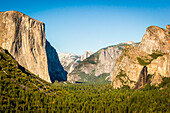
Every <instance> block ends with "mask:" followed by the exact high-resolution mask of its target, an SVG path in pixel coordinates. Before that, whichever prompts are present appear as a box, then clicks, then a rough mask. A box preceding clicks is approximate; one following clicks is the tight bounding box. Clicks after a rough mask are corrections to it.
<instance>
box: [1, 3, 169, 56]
mask: <svg viewBox="0 0 170 113" xmlns="http://www.w3.org/2000/svg"><path fill="white" fill-rule="evenodd" d="M0 3H1V5H0V11H8V10H16V11H20V12H22V13H25V14H27V15H28V16H31V17H32V18H35V19H37V20H40V21H42V22H44V23H45V25H46V38H47V40H48V41H49V42H50V43H51V44H52V45H53V46H54V48H56V50H57V51H59V52H67V53H75V54H79V55H81V54H83V53H84V51H86V50H91V51H93V52H96V51H97V50H99V49H101V48H103V47H107V46H110V45H115V44H118V43H122V42H126V41H134V42H140V41H141V39H142V37H143V35H144V34H145V31H146V28H147V27H148V26H151V25H155V26H160V27H162V28H165V27H166V25H167V24H170V0H53V1H51V0H37V1H36V0H11V1H10V0H1V2H0Z"/></svg>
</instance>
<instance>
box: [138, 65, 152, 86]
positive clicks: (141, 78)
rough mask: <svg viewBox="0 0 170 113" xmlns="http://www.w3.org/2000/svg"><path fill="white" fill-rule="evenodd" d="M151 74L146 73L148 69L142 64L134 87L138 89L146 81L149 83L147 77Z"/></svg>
mask: <svg viewBox="0 0 170 113" xmlns="http://www.w3.org/2000/svg"><path fill="white" fill-rule="evenodd" d="M150 76H151V75H149V74H148V70H147V67H146V66H144V67H143V69H142V71H141V72H140V75H139V79H138V81H137V83H136V87H135V89H140V88H142V87H143V86H145V85H146V84H147V83H150V82H151V81H150V80H149V77H150Z"/></svg>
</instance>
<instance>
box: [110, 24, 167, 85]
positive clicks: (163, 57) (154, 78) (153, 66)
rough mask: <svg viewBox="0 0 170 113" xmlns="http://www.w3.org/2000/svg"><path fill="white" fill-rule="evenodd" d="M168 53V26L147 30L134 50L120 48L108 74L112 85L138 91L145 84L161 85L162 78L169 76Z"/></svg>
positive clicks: (129, 47) (127, 47)
mask: <svg viewBox="0 0 170 113" xmlns="http://www.w3.org/2000/svg"><path fill="white" fill-rule="evenodd" d="M169 52H170V29H169V25H167V27H166V29H162V28H159V27H157V26H151V27H148V28H147V30H146V34H145V35H144V37H143V39H142V42H141V43H140V44H139V46H138V47H132V46H126V47H125V48H124V49H123V52H122V54H121V55H120V57H119V58H118V59H117V61H116V65H115V68H114V70H113V73H112V75H113V78H112V86H113V87H114V88H120V87H123V86H125V85H128V86H130V87H131V88H142V87H143V86H144V85H145V84H147V83H151V85H157V84H159V83H161V81H162V78H163V77H170V53H169ZM144 68H145V72H144V71H143V70H144ZM143 73H145V74H143ZM144 79H145V80H144Z"/></svg>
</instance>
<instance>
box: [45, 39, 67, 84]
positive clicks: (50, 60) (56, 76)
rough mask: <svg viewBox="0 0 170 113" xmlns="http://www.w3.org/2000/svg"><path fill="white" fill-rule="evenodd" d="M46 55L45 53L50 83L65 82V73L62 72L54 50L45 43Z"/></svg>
mask: <svg viewBox="0 0 170 113" xmlns="http://www.w3.org/2000/svg"><path fill="white" fill-rule="evenodd" d="M45 49H46V53H47V64H48V72H49V75H50V79H51V82H55V80H58V81H67V72H66V71H64V69H63V67H62V65H61V63H60V61H59V58H58V54H57V52H56V50H55V49H54V48H53V47H52V46H51V45H50V43H49V42H48V41H46V47H45Z"/></svg>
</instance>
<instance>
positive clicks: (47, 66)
mask: <svg viewBox="0 0 170 113" xmlns="http://www.w3.org/2000/svg"><path fill="white" fill-rule="evenodd" d="M0 46H1V47H2V48H4V49H7V50H8V51H9V53H10V54H11V55H12V56H13V57H14V58H15V59H16V61H18V62H19V64H20V65H22V66H23V67H25V68H26V69H28V70H30V71H31V72H32V73H34V74H36V75H39V77H40V78H42V79H44V80H46V81H48V82H54V81H55V80H59V81H66V80H67V72H66V71H64V69H63V67H62V65H61V64H60V61H59V59H58V54H57V52H56V50H55V49H54V48H53V47H52V46H51V45H50V43H49V42H48V41H47V40H46V38H45V24H44V23H43V22H40V21H38V20H35V19H33V18H31V17H29V16H27V15H25V14H23V13H21V12H18V11H6V12H0Z"/></svg>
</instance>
